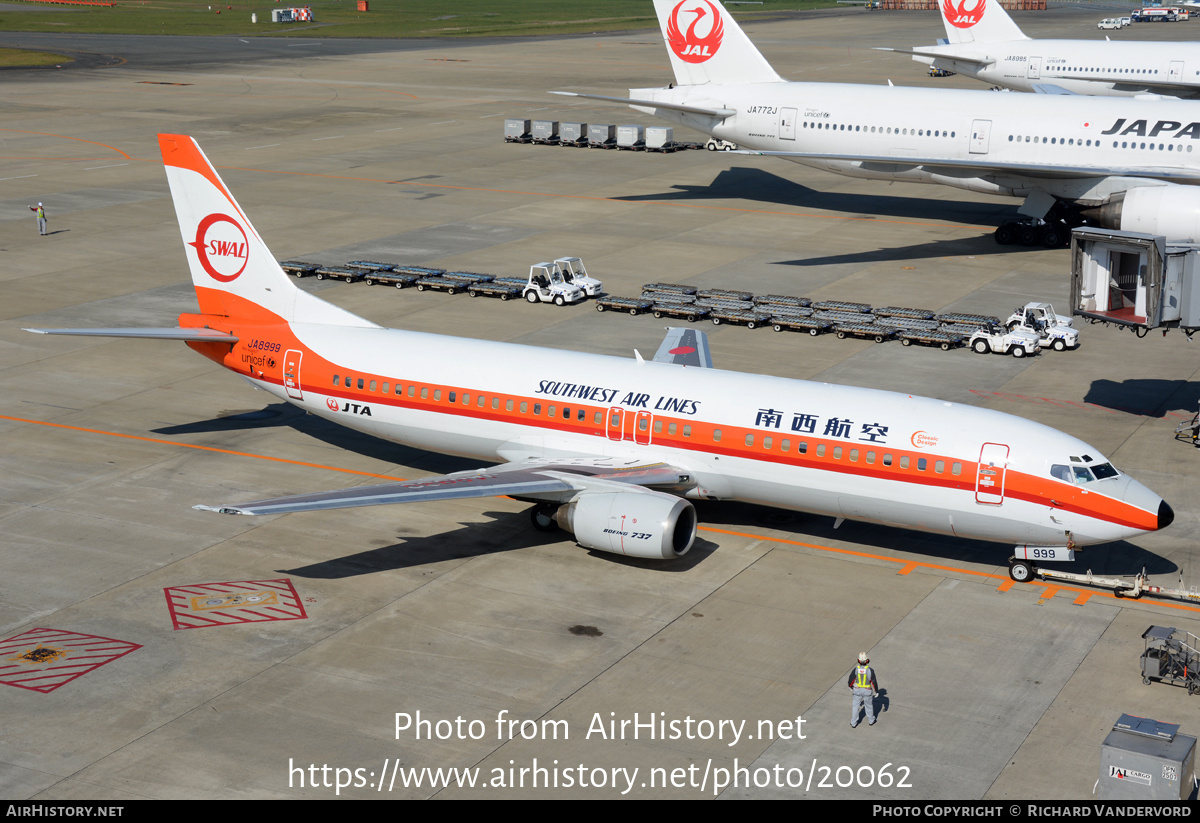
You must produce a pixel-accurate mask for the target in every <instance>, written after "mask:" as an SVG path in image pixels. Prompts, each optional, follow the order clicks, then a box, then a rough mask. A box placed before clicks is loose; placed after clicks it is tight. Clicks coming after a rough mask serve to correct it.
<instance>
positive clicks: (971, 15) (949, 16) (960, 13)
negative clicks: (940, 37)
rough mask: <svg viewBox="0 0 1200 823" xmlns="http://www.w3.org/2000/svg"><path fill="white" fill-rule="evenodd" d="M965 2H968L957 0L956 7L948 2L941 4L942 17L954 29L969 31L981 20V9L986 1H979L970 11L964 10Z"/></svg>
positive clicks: (948, 0) (966, 0) (947, 0)
mask: <svg viewBox="0 0 1200 823" xmlns="http://www.w3.org/2000/svg"><path fill="white" fill-rule="evenodd" d="M967 2H968V0H959V4H958V6H957V7H956V6H955V5H954V4H953V3H951V2H950V0H946V2H945V3H943V4H942V16H943V17H945V18H946V20H947V21H949V23H950V25H952V26H954V27H955V28H956V29H969V28H971V26H973V25H975V24H976V23H978V22H979V21H980V20H982V19H983V8H984V6H986V5H987V0H979V2H978V3H976V5H975V8H973V9H971V10H970V11H967V9H966V5H967Z"/></svg>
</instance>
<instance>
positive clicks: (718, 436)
mask: <svg viewBox="0 0 1200 823" xmlns="http://www.w3.org/2000/svg"><path fill="white" fill-rule="evenodd" d="M713 442H714V443H720V442H721V430H720V429H713Z"/></svg>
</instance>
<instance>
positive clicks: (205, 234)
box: [188, 214, 250, 283]
mask: <svg viewBox="0 0 1200 823" xmlns="http://www.w3.org/2000/svg"><path fill="white" fill-rule="evenodd" d="M188 245H189V246H191V247H193V248H194V249H195V250H196V256H197V257H198V258H200V265H201V266H202V267H203V268H204V270H205V271H206V272H208V275H209V277H211V278H213V279H214V280H220V281H221V282H222V283H228V282H229V281H231V280H236V279H237V277H238V275H240V274H241V273H242V272H243V271H245V270H246V262H247V260H248V259H249V252H250V243H249V242H248V241H247V239H246V232H245V230H244V229H243V228H242V227H241V225H240V224H239V223H238V222H237V221H236V220H234V219H233V218H232V217H230V216H229V215H227V214H210V215H209V216H208V217H205V218H204V219H203V220H201V221H200V225H199V226H197V227H196V239H195V240H194V241H193V242H191V243H188Z"/></svg>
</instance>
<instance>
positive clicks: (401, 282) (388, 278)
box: [362, 270, 424, 289]
mask: <svg viewBox="0 0 1200 823" xmlns="http://www.w3.org/2000/svg"><path fill="white" fill-rule="evenodd" d="M423 276H424V275H420V274H414V273H412V272H402V271H388V270H379V271H369V272H367V273H366V274H364V275H363V279H362V281H363V282H364V283H366V284H367V285H368V286H374V285H375V284H376V283H382V284H383V285H385V286H395V287H396V288H398V289H403V288H405V287H406V286H411V285H413V284H415V283H416V282H417V281H418V280H420V279H421V278H422V277H423Z"/></svg>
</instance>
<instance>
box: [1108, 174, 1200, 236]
mask: <svg viewBox="0 0 1200 823" xmlns="http://www.w3.org/2000/svg"><path fill="white" fill-rule="evenodd" d="M1084 215H1085V216H1088V217H1092V218H1093V219H1095V220H1097V221H1098V222H1099V223H1100V225H1101V226H1103V227H1104V228H1106V229H1121V230H1123V231H1138V232H1143V233H1145V234H1159V235H1163V236H1165V237H1166V238H1167V239H1168V240H1188V241H1192V242H1195V241H1196V240H1197V239H1200V187H1197V186H1180V185H1177V184H1174V183H1169V184H1167V185H1165V186H1138V187H1137V188H1133V189H1129V190H1128V191H1126V192H1124V193H1123V194H1120V195H1117V196H1116V197H1113V198H1112V199H1111V200H1109V201H1108V202H1107V203H1105V204H1104V205H1103V206H1100V207H1099V208H1097V209H1092V210H1090V211H1085V212H1084Z"/></svg>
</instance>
